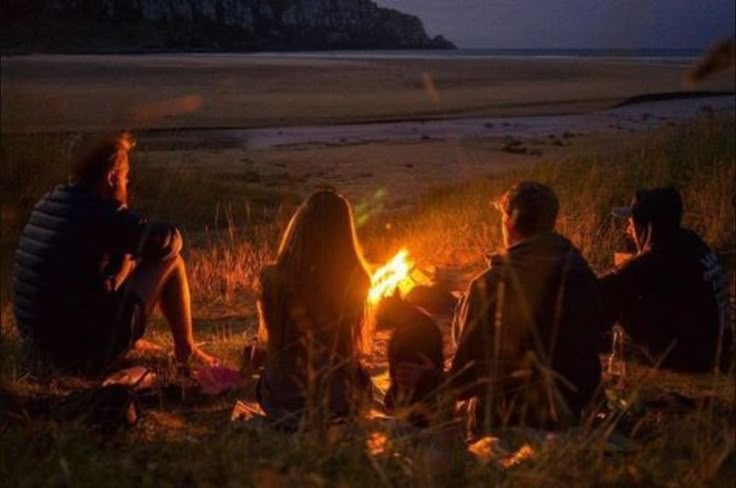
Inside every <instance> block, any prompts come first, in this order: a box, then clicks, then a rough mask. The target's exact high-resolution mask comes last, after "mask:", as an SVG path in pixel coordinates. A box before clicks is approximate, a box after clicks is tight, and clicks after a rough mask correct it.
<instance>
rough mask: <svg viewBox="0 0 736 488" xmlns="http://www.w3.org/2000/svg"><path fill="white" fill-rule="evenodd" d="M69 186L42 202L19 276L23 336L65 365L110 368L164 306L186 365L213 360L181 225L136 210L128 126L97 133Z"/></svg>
mask: <svg viewBox="0 0 736 488" xmlns="http://www.w3.org/2000/svg"><path fill="white" fill-rule="evenodd" d="M81 146H82V147H81V149H80V151H79V153H78V155H77V158H76V160H75V161H74V165H73V171H72V179H71V182H70V183H69V184H64V185H59V186H57V187H56V188H54V189H53V190H52V191H51V192H49V193H48V194H46V195H45V196H44V197H43V198H41V200H40V201H39V202H38V203H37V204H36V205H35V207H34V208H33V211H32V212H31V215H30V218H29V220H28V223H27V224H26V226H25V228H24V229H23V232H22V233H21V236H20V241H19V243H18V248H17V251H16V254H15V269H14V275H13V282H14V289H15V301H14V312H15V317H16V323H17V326H18V329H19V331H20V333H21V335H22V336H24V337H26V338H28V339H29V340H30V341H32V343H33V344H34V346H35V347H36V348H37V349H38V351H39V352H40V353H41V354H42V356H44V357H45V358H47V359H49V360H51V362H52V363H53V364H55V365H56V366H58V367H62V368H70V369H77V370H83V371H86V372H88V373H101V372H103V371H104V370H105V369H106V368H107V367H108V366H110V365H111V364H113V363H114V362H115V361H116V360H117V359H119V358H120V357H122V356H124V355H125V354H126V353H127V352H128V351H129V350H130V349H131V348H132V347H133V345H134V344H135V342H136V341H137V340H138V339H140V338H141V337H142V336H143V333H144V331H145V326H146V318H147V317H148V316H149V314H150V313H151V312H152V310H153V307H154V306H155V305H156V304H159V305H160V308H161V310H162V312H163V314H164V316H165V318H166V319H167V321H168V323H169V325H170V327H171V331H172V335H173V338H174V348H175V350H174V353H175V356H176V359H177V360H178V361H179V362H186V361H188V360H189V359H197V360H201V361H203V362H205V363H212V362H214V359H213V358H211V357H210V356H208V355H207V354H205V353H204V352H202V351H200V350H198V349H197V348H196V347H195V345H194V338H193V334H192V318H191V308H190V295H189V285H188V281H187V274H186V269H185V266H184V261H183V260H182V258H181V256H180V254H179V253H180V251H181V249H182V245H183V241H182V237H181V233H180V232H179V230H178V229H177V228H176V227H175V226H173V225H171V224H166V223H154V222H149V221H147V220H146V219H145V218H143V217H141V216H139V215H136V214H135V213H133V212H131V211H130V210H128V207H127V200H128V194H127V188H128V173H129V161H128V153H129V151H130V149H131V148H132V147H133V146H134V141H133V138H132V137H131V136H130V134H128V133H122V134H116V135H113V136H104V137H90V138H89V139H88V141H87V142H86V143H84V144H82V145H81Z"/></svg>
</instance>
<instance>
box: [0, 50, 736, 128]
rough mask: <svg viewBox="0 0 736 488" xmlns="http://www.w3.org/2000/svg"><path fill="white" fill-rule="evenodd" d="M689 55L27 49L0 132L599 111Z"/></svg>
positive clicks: (675, 70) (671, 84)
mask: <svg viewBox="0 0 736 488" xmlns="http://www.w3.org/2000/svg"><path fill="white" fill-rule="evenodd" d="M687 66H688V65H686V64H683V65H679V64H677V63H664V64H662V63H647V62H632V61H625V62H614V63H611V62H607V61H601V60H599V59H582V58H581V59H536V58H535V59H467V58H456V59H451V60H444V59H398V58H393V59H372V58H361V59H357V58H354V59H342V58H339V57H334V56H332V57H331V56H323V55H320V56H319V57H314V58H312V57H294V56H283V57H281V56H273V55H265V54H264V55H256V56H242V55H219V54H218V55H160V56H159V55H143V56H114V57H109V56H102V55H93V56H53V55H52V56H48V55H47V56H30V57H25V58H20V57H19V58H3V59H2V73H1V77H2V80H1V81H2V86H3V90H2V112H1V114H0V122H1V123H2V131H3V132H5V133H15V132H65V131H72V132H73V131H87V130H115V129H120V128H128V129H131V130H140V129H169V130H176V129H181V128H185V127H186V128H195V127H199V128H207V127H212V128H269V127H294V126H311V125H332V124H352V123H383V122H397V121H407V120H440V119H456V118H467V117H514V116H536V115H560V114H574V113H583V112H590V111H594V110H604V109H608V108H610V107H612V106H614V105H616V104H618V103H621V102H623V101H626V100H628V99H630V98H631V97H635V96H640V95H652V94H658V93H683V92H688V91H695V90H697V91H701V92H719V93H720V92H726V91H727V92H732V91H733V90H734V89H735V88H736V84H735V83H734V80H733V79H732V77H731V76H727V75H728V73H726V74H725V75H724V76H720V77H716V78H714V79H713V80H710V81H708V82H706V83H703V84H700V85H697V86H687V85H684V84H683V76H684V74H685V72H686V71H685V70H686V69H687Z"/></svg>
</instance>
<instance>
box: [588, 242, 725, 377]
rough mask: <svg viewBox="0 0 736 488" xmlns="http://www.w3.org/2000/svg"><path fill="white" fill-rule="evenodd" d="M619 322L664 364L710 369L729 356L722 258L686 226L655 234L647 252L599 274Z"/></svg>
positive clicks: (676, 367)
mask: <svg viewBox="0 0 736 488" xmlns="http://www.w3.org/2000/svg"><path fill="white" fill-rule="evenodd" d="M601 284H602V288H603V291H604V294H605V296H606V300H607V302H608V304H609V306H610V308H611V311H612V313H613V314H615V316H616V318H617V320H618V322H619V323H620V324H621V325H622V326H623V328H624V329H625V330H626V332H627V333H628V334H629V335H630V336H631V338H632V339H633V341H634V342H635V343H637V344H640V345H644V346H646V347H647V348H648V349H649V351H650V352H651V353H652V354H653V355H655V356H660V355H663V354H665V353H667V354H666V355H665V357H664V359H663V360H662V363H661V365H662V366H663V367H665V368H670V369H676V370H683V371H708V370H712V369H713V368H714V366H715V364H716V356H717V351H718V345H719V343H720V344H721V345H722V354H721V358H722V361H721V363H722V366H725V361H726V360H727V359H730V345H731V341H732V333H731V332H732V331H731V329H730V322H731V321H730V319H729V308H728V285H727V283H726V278H725V276H724V274H723V271H722V270H721V267H720V264H719V262H718V257H717V256H716V255H715V254H714V253H713V252H712V251H711V250H710V249H709V248H708V246H707V245H706V244H705V243H704V242H703V240H702V239H700V237H698V235H697V234H695V233H694V232H692V231H690V230H687V229H680V230H679V231H677V232H675V233H673V234H671V235H665V236H657V235H653V236H652V238H651V239H648V242H647V244H646V247H645V248H644V251H643V252H642V253H641V254H639V255H638V256H636V257H635V258H633V259H631V260H630V261H628V262H627V263H625V264H624V265H623V266H621V267H619V268H618V269H616V270H614V271H613V272H611V273H609V274H607V275H605V276H603V277H602V278H601Z"/></svg>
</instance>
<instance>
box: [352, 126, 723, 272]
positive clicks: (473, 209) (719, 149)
mask: <svg viewBox="0 0 736 488" xmlns="http://www.w3.org/2000/svg"><path fill="white" fill-rule="evenodd" d="M735 129H736V127H735V125H734V119H732V118H726V119H711V118H702V119H698V120H697V121H694V122H692V123H689V124H686V125H682V126H678V127H674V128H667V129H663V130H660V131H658V132H655V133H653V134H651V135H650V136H648V137H647V138H646V139H644V140H643V141H642V140H639V139H637V140H634V141H632V142H630V143H626V142H624V143H623V144H622V145H621V146H619V147H616V148H613V149H611V148H605V149H602V150H601V151H599V152H598V153H597V154H594V155H593V156H585V157H580V156H571V157H569V158H568V159H566V160H562V161H550V162H543V163H540V164H538V165H536V166H533V167H530V168H525V169H520V170H517V171H510V172H508V173H505V174H502V175H500V176H493V177H489V178H484V179H479V180H477V181H474V182H469V183H466V184H463V185H455V186H451V187H446V188H437V189H436V190H434V191H431V192H428V193H427V194H426V195H425V197H424V198H423V199H421V200H420V201H419V203H418V205H417V206H416V207H415V208H414V209H413V210H412V211H411V212H409V213H408V214H406V215H401V216H395V218H394V220H395V223H394V224H393V225H392V226H391V231H385V230H384V228H383V227H382V225H375V226H374V227H373V228H372V229H367V230H366V233H365V234H366V235H365V242H366V247H367V248H368V249H371V250H373V249H376V248H390V249H393V248H395V247H398V246H399V245H401V244H402V243H403V244H406V245H408V246H409V247H410V248H411V249H412V251H413V254H414V257H415V259H419V260H420V261H425V262H426V263H432V264H435V265H448V266H476V267H479V266H483V265H484V263H483V261H482V260H483V256H484V255H485V254H486V253H488V252H492V251H494V250H496V249H498V248H499V247H500V245H501V235H500V226H499V223H500V216H499V215H498V213H497V212H496V211H495V210H494V209H493V208H492V206H491V205H490V203H491V201H493V200H497V199H499V198H500V197H501V195H502V194H503V193H504V192H505V191H506V190H507V189H508V188H509V187H510V186H511V185H512V184H513V183H514V182H515V181H519V180H527V179H528V180H537V181H541V182H544V183H548V184H549V185H551V186H552V188H554V190H555V192H556V193H557V195H558V197H559V198H560V202H561V210H560V216H559V220H558V230H559V231H560V232H561V233H563V234H564V235H566V236H568V237H569V238H570V239H571V240H572V241H573V243H574V244H575V245H576V246H578V247H579V248H580V249H581V251H582V252H583V254H584V255H585V256H586V258H587V259H588V260H589V261H590V263H591V264H592V265H593V266H594V267H595V268H596V269H598V270H603V269H605V268H607V267H610V266H612V256H613V251H614V250H616V249H620V248H621V246H623V244H624V242H623V239H624V232H623V227H622V225H623V224H622V223H621V222H616V221H614V220H613V219H612V218H611V216H610V210H611V208H612V207H613V206H620V205H626V204H628V203H629V202H630V199H631V197H632V196H633V194H634V191H635V190H636V189H638V188H646V187H653V186H662V185H674V186H675V187H677V188H679V189H680V190H681V192H682V194H683V199H684V204H685V216H684V224H685V225H686V226H689V227H691V228H693V229H694V230H696V231H697V232H699V233H700V234H701V235H702V236H703V237H704V238H705V240H706V241H707V242H708V243H709V244H710V245H711V246H713V247H714V248H715V249H716V250H719V251H722V252H723V253H730V252H733V250H734V248H736V211H735V210H734V207H735V205H734V204H735V203H736V140H735V138H734V130H735ZM604 151H605V152H604ZM387 252H390V251H387Z"/></svg>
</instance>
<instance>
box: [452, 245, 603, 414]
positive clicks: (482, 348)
mask: <svg viewBox="0 0 736 488" xmlns="http://www.w3.org/2000/svg"><path fill="white" fill-rule="evenodd" d="M490 264H491V265H490V268H489V269H488V270H487V271H485V272H484V273H483V274H481V275H480V276H478V277H477V278H475V279H474V280H473V282H472V283H471V285H470V289H469V290H468V293H467V294H466V296H465V298H464V299H463V301H462V302H461V303H460V304H459V306H458V310H457V312H456V315H455V320H454V326H453V332H454V336H455V337H456V342H457V352H456V354H455V357H454V360H453V363H452V369H451V373H450V377H451V381H452V384H453V386H454V387H455V388H456V389H457V390H458V391H459V393H460V395H461V397H477V398H479V399H480V400H481V401H482V402H485V404H486V407H484V408H490V410H488V411H489V412H493V413H494V415H495V416H496V417H500V418H501V419H502V420H503V418H504V415H511V417H506V418H507V419H509V418H511V420H512V421H514V422H518V421H520V422H523V423H532V424H542V425H545V426H548V425H550V424H560V423H564V422H565V420H571V419H574V418H575V417H577V416H578V415H579V414H580V412H581V410H582V409H583V408H584V406H585V405H586V404H587V403H588V402H589V401H590V399H591V398H592V396H593V394H594V392H595V390H596V388H597V387H598V384H599V382H600V374H601V369H600V361H599V359H598V354H597V345H598V342H599V336H600V333H601V331H602V330H603V329H604V328H605V327H607V326H608V316H607V314H606V310H605V307H604V302H603V297H602V295H601V292H600V288H599V284H598V281H597V279H596V277H595V275H594V274H593V272H592V271H591V270H590V268H589V266H588V264H587V262H586V261H585V259H584V258H583V257H582V256H581V254H580V253H579V251H578V250H577V249H576V248H575V247H574V246H573V245H572V243H570V241H569V240H567V239H566V238H564V237H562V236H561V235H559V234H556V233H546V234H541V235H537V236H534V237H532V238H529V239H526V240H524V241H522V242H519V243H517V244H515V245H513V246H511V247H510V248H509V249H508V252H507V254H504V255H494V256H492V257H491V263H490ZM489 405H490V406H489ZM504 409H506V410H507V411H506V412H505V413H504V412H503V410H504ZM520 416H521V417H524V418H518V417H520Z"/></svg>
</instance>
